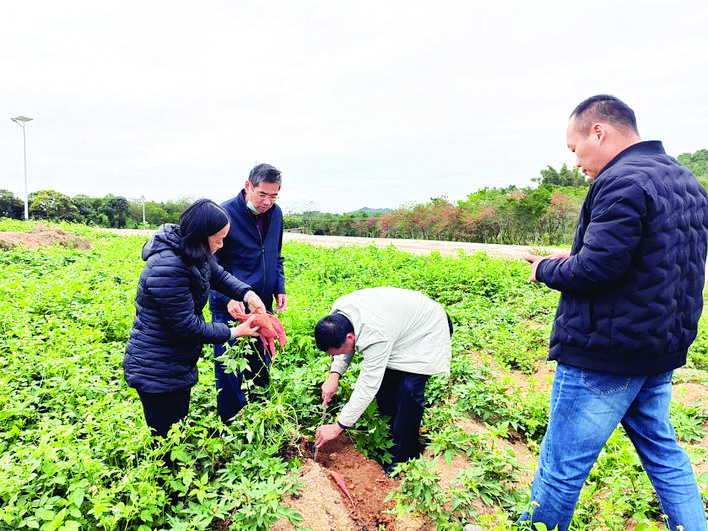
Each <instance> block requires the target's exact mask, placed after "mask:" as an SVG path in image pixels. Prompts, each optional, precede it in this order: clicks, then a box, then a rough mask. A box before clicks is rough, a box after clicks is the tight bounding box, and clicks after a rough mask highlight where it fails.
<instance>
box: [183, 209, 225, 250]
mask: <svg viewBox="0 0 708 531" xmlns="http://www.w3.org/2000/svg"><path fill="white" fill-rule="evenodd" d="M228 223H229V216H228V214H227V213H226V211H225V210H224V209H223V208H221V207H220V206H219V205H217V204H216V203H215V202H214V201H212V200H211V199H198V200H197V201H195V202H194V203H192V204H191V205H190V206H189V207H187V208H186V209H185V211H184V212H182V215H181V216H180V217H179V228H180V233H181V236H182V256H183V257H184V258H186V259H187V260H188V261H190V262H193V263H200V262H205V261H207V260H209V259H210V258H211V256H212V255H211V249H210V248H209V236H213V235H214V234H216V233H217V232H219V231H220V230H221V229H223V228H224V227H226V225H227V224H228Z"/></svg>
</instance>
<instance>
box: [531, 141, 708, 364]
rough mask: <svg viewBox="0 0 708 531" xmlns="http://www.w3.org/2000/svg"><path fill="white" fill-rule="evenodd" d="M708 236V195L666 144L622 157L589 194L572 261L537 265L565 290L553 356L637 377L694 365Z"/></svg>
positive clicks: (546, 279)
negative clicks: (690, 357) (689, 357)
mask: <svg viewBox="0 0 708 531" xmlns="http://www.w3.org/2000/svg"><path fill="white" fill-rule="evenodd" d="M707 235H708V196H707V195H706V192H705V190H704V188H703V186H701V184H700V183H698V181H697V180H696V178H695V177H694V176H693V175H692V174H691V172H689V171H688V170H687V169H686V168H684V167H683V166H682V165H680V164H679V163H678V162H677V161H676V160H674V159H673V158H671V157H669V156H667V155H666V153H665V152H664V148H663V146H662V145H661V142H656V141H653V142H641V143H639V144H635V145H633V146H631V147H629V148H627V149H626V150H624V151H623V152H622V153H620V154H619V155H617V156H616V157H615V158H614V159H613V160H612V161H610V163H608V164H607V166H605V168H603V170H602V171H601V172H600V174H599V175H598V177H597V179H596V180H595V182H594V183H593V185H592V187H591V188H590V190H589V192H588V195H587V197H586V199H585V203H584V204H583V207H582V210H581V212H580V220H579V222H578V227H577V229H576V233H575V240H574V242H573V247H572V250H571V256H570V258H567V259H548V260H543V261H542V262H541V263H540V264H539V266H538V269H537V272H536V278H537V279H538V280H539V281H540V282H543V283H545V284H546V285H547V286H549V287H550V288H553V289H556V290H558V291H560V292H561V298H560V302H559V305H558V311H557V314H556V319H555V324H554V327H553V332H552V333H551V340H550V343H551V344H550V359H552V360H557V361H558V362H560V363H564V364H566V365H572V366H575V367H582V368H587V369H593V370H598V371H604V372H609V373H613V374H627V375H651V374H658V373H660V372H664V371H668V370H672V369H675V368H676V367H680V366H681V365H683V364H685V363H686V352H687V350H688V347H689V346H690V345H691V343H692V342H693V340H694V339H695V337H696V331H697V326H698V318H699V317H700V314H701V310H702V306H703V298H702V291H703V285H704V276H705V260H706V240H707Z"/></svg>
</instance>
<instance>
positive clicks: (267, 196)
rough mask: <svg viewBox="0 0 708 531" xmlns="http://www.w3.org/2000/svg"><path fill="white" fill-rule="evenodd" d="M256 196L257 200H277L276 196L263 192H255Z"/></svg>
mask: <svg viewBox="0 0 708 531" xmlns="http://www.w3.org/2000/svg"><path fill="white" fill-rule="evenodd" d="M256 195H257V196H258V198H259V199H270V200H271V201H273V202H275V201H277V200H278V194H267V193H265V192H256Z"/></svg>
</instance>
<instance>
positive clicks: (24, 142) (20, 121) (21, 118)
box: [10, 116, 32, 221]
mask: <svg viewBox="0 0 708 531" xmlns="http://www.w3.org/2000/svg"><path fill="white" fill-rule="evenodd" d="M10 120H12V121H13V122H15V123H16V124H17V125H19V126H20V127H21V128H22V147H23V149H24V155H25V221H27V220H28V219H29V194H28V193H27V138H26V137H25V125H26V124H27V122H29V121H31V120H32V118H27V117H26V116H18V117H17V118H10Z"/></svg>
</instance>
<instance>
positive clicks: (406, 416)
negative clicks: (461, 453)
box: [376, 369, 429, 463]
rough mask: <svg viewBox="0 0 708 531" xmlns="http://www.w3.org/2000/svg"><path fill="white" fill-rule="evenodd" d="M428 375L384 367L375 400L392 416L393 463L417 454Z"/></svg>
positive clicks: (382, 410) (384, 412)
mask: <svg viewBox="0 0 708 531" xmlns="http://www.w3.org/2000/svg"><path fill="white" fill-rule="evenodd" d="M428 378H429V376H428V375H427V374H414V373H410V372H404V371H396V370H393V369H386V373H385V374H384V378H383V382H381V387H380V388H379V392H378V393H376V403H377V404H378V406H379V412H381V413H382V414H384V415H386V416H388V417H391V419H390V421H389V425H390V426H391V434H392V435H393V449H392V452H391V453H392V454H393V462H394V463H403V462H405V461H408V460H409V459H414V458H416V457H418V456H419V455H420V445H419V444H418V432H419V431H420V423H421V421H422V419H423V411H424V410H425V386H426V384H427V382H428Z"/></svg>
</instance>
